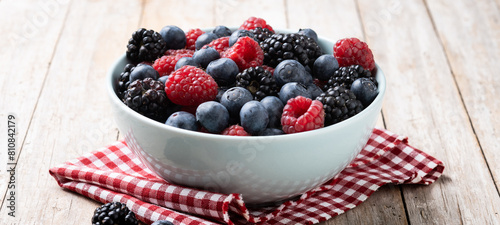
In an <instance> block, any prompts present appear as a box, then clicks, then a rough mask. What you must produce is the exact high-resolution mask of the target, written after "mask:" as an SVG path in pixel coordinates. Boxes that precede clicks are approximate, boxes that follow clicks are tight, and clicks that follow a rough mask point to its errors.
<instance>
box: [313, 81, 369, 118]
mask: <svg viewBox="0 0 500 225" xmlns="http://www.w3.org/2000/svg"><path fill="white" fill-rule="evenodd" d="M316 100H318V101H320V102H321V103H323V109H324V110H325V126H329V125H332V124H335V123H338V122H340V121H343V120H346V119H348V118H350V117H352V116H354V115H356V114H358V113H359V112H361V110H363V104H361V102H360V101H359V100H357V99H356V96H355V95H354V93H352V92H351V91H350V90H348V89H346V88H344V87H342V86H336V87H333V88H330V89H328V90H327V91H326V92H324V93H322V94H320V95H319V96H318V97H317V98H316Z"/></svg>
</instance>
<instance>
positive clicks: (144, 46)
mask: <svg viewBox="0 0 500 225" xmlns="http://www.w3.org/2000/svg"><path fill="white" fill-rule="evenodd" d="M166 50H167V49H166V42H165V40H163V38H162V37H161V35H160V33H158V32H156V31H154V30H147V29H145V28H141V29H139V30H137V31H135V32H134V33H132V38H130V40H129V41H128V45H127V58H128V59H130V60H132V61H133V62H136V63H138V62H143V61H147V62H151V61H153V60H155V59H157V58H158V57H159V56H161V55H163V53H165V51H166Z"/></svg>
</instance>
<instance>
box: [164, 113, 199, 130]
mask: <svg viewBox="0 0 500 225" xmlns="http://www.w3.org/2000/svg"><path fill="white" fill-rule="evenodd" d="M165 124H167V125H169V126H173V127H178V128H182V129H186V130H192V131H197V130H198V124H197V122H196V117H195V116H194V115H193V114H191V113H188V112H184V111H179V112H175V113H173V114H172V115H170V116H169V117H168V119H167V122H165Z"/></svg>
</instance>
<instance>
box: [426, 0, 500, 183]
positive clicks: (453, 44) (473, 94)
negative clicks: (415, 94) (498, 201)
mask: <svg viewBox="0 0 500 225" xmlns="http://www.w3.org/2000/svg"><path fill="white" fill-rule="evenodd" d="M427 4H428V7H429V12H430V13H431V16H432V18H433V19H434V20H433V21H434V23H435V27H436V30H437V31H438V34H439V37H440V38H441V40H442V43H443V47H444V49H445V52H446V55H447V56H448V61H449V63H450V66H451V71H452V73H453V75H454V76H455V79H456V82H457V85H458V87H459V89H460V93H461V97H462V99H463V101H464V103H465V106H466V109H467V113H468V115H469V117H470V119H471V122H472V125H473V127H474V132H475V134H476V135H477V138H478V139H479V143H480V144H481V148H482V151H483V154H484V156H485V158H486V161H487V162H488V166H489V168H490V172H491V173H492V175H493V177H494V180H495V181H496V186H497V190H498V189H500V164H499V163H498V162H500V151H498V149H500V141H498V140H499V139H500V130H499V128H500V116H498V112H500V100H499V99H498V96H499V95H500V76H498V75H495V74H498V71H500V64H499V63H498V62H500V5H496V3H495V2H494V1H479V2H476V1H460V2H455V1H453V2H451V1H428V2H427ZM457 14H460V17H459V18H454V19H451V18H452V17H453V16H454V15H457ZM457 20H458V21H457ZM455 24H460V26H456V25H455Z"/></svg>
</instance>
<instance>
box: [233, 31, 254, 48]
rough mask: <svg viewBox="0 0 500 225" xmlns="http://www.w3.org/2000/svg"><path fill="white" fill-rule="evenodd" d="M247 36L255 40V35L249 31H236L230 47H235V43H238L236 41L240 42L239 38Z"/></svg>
mask: <svg viewBox="0 0 500 225" xmlns="http://www.w3.org/2000/svg"><path fill="white" fill-rule="evenodd" d="M245 36H248V37H251V38H253V39H255V35H254V34H253V33H252V32H250V31H248V30H236V31H235V32H233V33H232V34H231V37H229V46H233V45H234V43H236V41H238V38H240V37H245Z"/></svg>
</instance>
